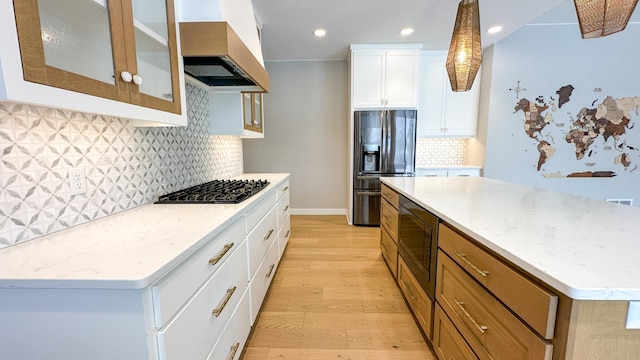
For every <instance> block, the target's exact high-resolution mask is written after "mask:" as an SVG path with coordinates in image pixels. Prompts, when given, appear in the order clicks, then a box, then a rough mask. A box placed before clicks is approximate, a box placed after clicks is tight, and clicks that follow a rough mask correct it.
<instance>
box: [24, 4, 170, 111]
mask: <svg viewBox="0 0 640 360" xmlns="http://www.w3.org/2000/svg"><path fill="white" fill-rule="evenodd" d="M13 4H14V11H15V18H16V27H17V32H18V40H19V43H20V55H21V59H22V68H23V73H24V79H25V80H26V81H30V82H35V83H38V84H43V85H47V86H52V87H57V88H60V89H65V90H71V91H75V92H79V93H84V94H88V95H93V96H98V97H101V98H105V99H110V100H116V101H121V102H127V103H131V104H134V105H140V106H144V107H148V108H153V109H157V110H161V111H166V112H172V113H176V114H180V113H181V97H180V81H179V66H178V50H177V43H176V41H177V37H176V21H175V12H174V3H173V0H166V11H167V25H168V37H169V38H168V39H167V40H168V44H169V45H168V48H169V57H170V65H171V82H172V94H173V99H172V101H167V100H164V99H160V98H157V97H154V96H150V95H146V94H143V93H141V92H140V88H139V86H138V85H135V84H133V83H127V82H125V81H123V80H122V79H121V78H120V73H121V72H123V71H128V72H130V73H132V74H137V72H138V67H137V54H136V44H135V33H134V22H133V8H132V3H131V1H130V0H109V1H107V11H108V14H109V27H110V34H111V46H112V52H113V65H114V81H115V83H114V84H109V83H105V82H102V81H99V80H95V79H92V78H89V77H86V76H83V75H80V74H76V73H72V72H69V71H65V70H62V69H59V68H56V67H53V66H50V65H47V63H46V59H45V53H44V44H43V40H42V35H41V23H40V17H39V16H38V15H39V10H38V0H14V2H13Z"/></svg>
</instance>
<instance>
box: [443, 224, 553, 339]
mask: <svg viewBox="0 0 640 360" xmlns="http://www.w3.org/2000/svg"><path fill="white" fill-rule="evenodd" d="M438 246H439V247H440V248H441V249H442V250H444V251H445V252H446V253H447V254H449V256H451V258H452V259H453V260H454V261H455V262H456V263H458V265H460V266H461V267H463V268H464V269H465V270H467V272H469V274H470V275H471V276H473V277H474V278H475V279H476V280H478V281H479V282H480V283H481V284H482V285H484V286H485V287H486V288H487V289H489V290H490V291H491V292H492V293H493V294H494V295H495V296H496V297H497V298H499V299H500V300H501V301H502V302H503V303H505V304H506V305H507V306H508V307H509V308H510V309H511V310H512V311H514V312H515V313H516V314H518V316H520V317H521V318H522V319H523V320H524V321H525V322H526V323H527V324H529V326H531V327H532V328H533V329H534V330H535V331H537V332H538V333H539V334H540V335H542V336H543V337H544V338H546V339H551V338H553V330H554V327H555V319H556V310H557V307H558V297H557V296H555V295H554V294H553V293H551V292H549V291H547V290H546V289H544V288H542V287H541V286H539V285H538V284H536V283H534V282H532V281H531V280H529V279H527V278H526V277H524V276H523V275H521V274H520V273H519V272H518V271H516V270H514V269H513V268H511V267H510V266H508V265H507V264H505V263H504V262H502V261H501V260H499V259H497V258H496V257H494V256H493V255H491V254H489V253H487V252H486V251H484V250H483V249H481V248H480V247H479V246H477V245H475V244H473V243H472V242H471V241H470V240H468V239H467V238H465V237H464V236H462V235H460V234H458V233H457V232H455V231H454V230H453V229H451V228H450V227H448V226H446V225H444V224H443V225H440V235H439V237H438Z"/></svg>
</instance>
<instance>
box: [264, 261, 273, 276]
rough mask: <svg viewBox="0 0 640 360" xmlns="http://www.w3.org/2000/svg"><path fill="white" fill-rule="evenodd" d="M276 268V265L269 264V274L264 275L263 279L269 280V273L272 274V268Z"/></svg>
mask: <svg viewBox="0 0 640 360" xmlns="http://www.w3.org/2000/svg"><path fill="white" fill-rule="evenodd" d="M275 267H276V264H271V266H269V272H268V273H267V275H265V276H264V277H265V278H267V279H268V278H270V277H271V273H272V272H273V268H275Z"/></svg>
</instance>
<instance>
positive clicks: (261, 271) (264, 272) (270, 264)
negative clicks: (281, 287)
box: [249, 244, 278, 325]
mask: <svg viewBox="0 0 640 360" xmlns="http://www.w3.org/2000/svg"><path fill="white" fill-rule="evenodd" d="M277 267H278V246H277V245H275V244H274V246H272V247H271V248H270V249H269V253H268V254H267V256H266V257H265V258H264V261H263V262H262V264H260V267H259V268H258V271H257V272H256V275H255V276H254V277H253V279H252V280H251V282H250V283H249V294H250V295H251V325H253V322H254V321H255V320H256V316H258V311H260V306H261V305H262V300H264V296H265V295H266V294H267V290H268V289H269V285H270V284H271V280H273V277H274V276H275V274H276V268H277Z"/></svg>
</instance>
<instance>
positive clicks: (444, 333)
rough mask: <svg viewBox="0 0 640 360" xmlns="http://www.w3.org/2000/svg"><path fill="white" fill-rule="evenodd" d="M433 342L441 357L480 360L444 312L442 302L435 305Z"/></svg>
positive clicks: (457, 359) (445, 358) (445, 359)
mask: <svg viewBox="0 0 640 360" xmlns="http://www.w3.org/2000/svg"><path fill="white" fill-rule="evenodd" d="M432 344H433V350H434V351H435V352H436V354H437V355H438V358H439V359H443V360H448V359H456V360H478V357H477V356H476V355H475V354H474V353H473V350H471V348H470V347H469V345H468V344H467V342H466V341H464V339H463V338H462V335H460V333H459V332H458V330H457V329H456V328H455V326H453V324H452V323H451V320H449V318H448V317H447V315H446V314H445V313H444V311H443V310H442V308H441V307H440V304H436V306H435V312H434V316H433V343H432Z"/></svg>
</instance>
